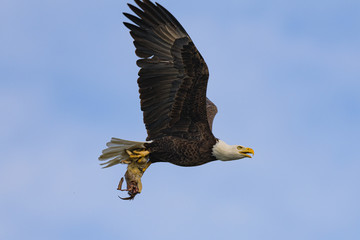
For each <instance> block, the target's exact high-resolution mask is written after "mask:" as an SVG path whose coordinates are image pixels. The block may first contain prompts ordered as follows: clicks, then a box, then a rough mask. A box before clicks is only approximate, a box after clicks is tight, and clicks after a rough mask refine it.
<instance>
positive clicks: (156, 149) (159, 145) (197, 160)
mask: <svg viewBox="0 0 360 240" xmlns="http://www.w3.org/2000/svg"><path fill="white" fill-rule="evenodd" d="M204 127H206V126H204ZM203 133H205V134H202V135H201V136H200V138H199V139H193V140H188V139H183V138H180V137H172V136H165V137H162V138H158V139H155V140H154V141H153V142H151V143H146V144H145V147H146V148H147V149H148V150H149V151H150V159H149V160H150V161H151V162H152V163H155V162H170V163H172V164H175V165H179V166H184V167H190V166H198V165H202V164H205V163H208V162H211V161H214V160H216V158H215V157H214V156H213V155H212V148H213V146H214V145H215V143H216V138H215V137H214V136H213V135H212V134H208V133H211V132H208V131H203Z"/></svg>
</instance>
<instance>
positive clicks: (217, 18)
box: [0, 0, 360, 240]
mask: <svg viewBox="0 0 360 240" xmlns="http://www.w3.org/2000/svg"><path fill="white" fill-rule="evenodd" d="M160 3H161V4H162V5H163V6H165V7H166V8H168V10H170V11H171V12H172V13H173V14H174V15H175V17H177V19H178V20H179V21H180V22H181V23H182V24H183V26H184V27H185V29H187V32H188V33H189V34H190V35H191V37H192V39H193V41H194V42H195V44H196V46H197V47H198V49H199V50H200V52H201V54H202V55H203V57H204V58H205V60H206V62H207V64H208V67H209V69H210V81H209V87H208V97H209V98H210V99H211V100H212V101H214V102H215V103H216V105H217V106H218V108H219V113H218V115H217V116H216V118H215V122H214V133H215V135H216V136H217V137H218V138H220V139H222V140H224V141H226V142H228V143H230V144H241V145H245V146H248V147H252V148H253V149H254V150H255V156H254V158H252V159H243V160H239V161H233V162H226V163H225V162H213V163H210V164H207V165H204V166H200V167H194V168H182V167H177V166H174V165H170V164H154V165H152V166H151V167H150V168H149V169H148V171H147V172H146V174H145V175H144V177H143V186H144V189H143V192H142V194H140V195H139V196H137V198H136V199H135V201H132V202H125V201H121V200H120V199H118V197H117V195H118V194H121V193H119V192H118V191H117V190H116V187H117V183H118V181H119V179H120V177H121V176H122V175H123V174H124V172H125V167H124V166H117V167H112V168H110V169H105V170H103V169H101V168H100V166H99V163H98V161H97V157H98V155H99V154H100V153H101V150H102V149H103V148H104V147H105V143H106V142H107V141H108V140H109V139H110V138H111V137H120V138H124V139H130V140H140V141H141V140H144V139H145V138H146V132H145V128H144V125H143V123H142V113H141V112H140V107H139V99H138V89H137V84H136V78H137V71H138V68H137V67H136V65H135V61H136V57H135V54H134V47H133V45H132V39H131V37H130V35H129V34H128V31H127V29H125V27H124V26H123V25H122V21H124V20H125V18H124V17H123V16H122V14H121V12H124V11H129V10H128V8H127V6H126V2H125V1H120V0H116V1H115V0H112V1H110V0H104V1H94V0H87V1H83V0H77V1H70V0H63V1H56V0H54V1H41V0H33V1H24V0H2V1H0V34H1V38H0V39H1V40H0V53H1V54H0V79H1V80H0V109H1V113H2V114H1V115H2V117H1V118H0V133H1V134H0V152H1V158H2V160H1V161H0V194H1V197H0V239H7V240H18V239H30V240H31V239H36V240H41V239H54V240H56V239H67V240H69V239H88V240H90V239H129V240H131V239H157V240H162V239H175V240H177V239H220V238H227V239H249V240H257V239H261V240H263V239H280V240H281V239H294V240H297V239H299V240H300V239H316V240H318V239H327V240H328V239H348V240H350V239H359V237H360V230H359V229H360V228H359V223H360V207H359V202H360V188H359V181H360V177H359V172H360V161H359V159H360V158H359V154H358V151H357V150H358V148H359V136H360V70H359V69H360V45H359V42H360V32H359V29H360V15H359V11H360V2H359V1H346V0H345V1H344V0H343V1H340V0H335V1H322V0H319V1H304V0H301V1H300V0H294V1H275V0H274V1H260V0H255V1H254V0H252V1H250V0H245V1H238V0H230V1H221V2H215V1H214V2H211V1H202V0H201V1H190V0H183V1H161V2H160Z"/></svg>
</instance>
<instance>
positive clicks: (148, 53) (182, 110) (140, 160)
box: [99, 0, 254, 199]
mask: <svg viewBox="0 0 360 240" xmlns="http://www.w3.org/2000/svg"><path fill="white" fill-rule="evenodd" d="M135 3H136V4H137V5H138V7H135V6H134V5H131V4H128V6H129V7H130V9H131V10H132V11H133V12H134V13H135V14H136V15H137V16H135V15H131V14H128V13H124V15H125V16H126V17H127V18H128V19H129V20H130V21H131V22H132V23H127V22H124V24H125V26H126V27H127V28H128V29H130V35H131V36H132V37H133V39H134V45H135V48H136V50H135V53H136V55H137V56H138V57H139V60H137V62H136V63H137V65H138V66H139V67H140V71H139V74H138V75H139V78H138V85H139V93H140V99H141V110H142V111H143V118H144V123H145V126H146V130H147V134H148V136H147V138H146V142H135V141H128V140H123V139H119V138H112V139H111V141H110V142H108V143H107V147H108V148H106V149H105V150H103V152H102V155H101V156H100V157H99V160H101V161H106V162H104V163H102V165H105V166H104V167H105V168H106V167H110V166H113V165H115V164H119V163H122V164H127V165H128V167H127V171H126V173H125V180H126V183H127V188H126V189H122V183H123V181H124V179H123V178H121V180H120V182H119V185H118V190H122V191H128V194H129V197H127V198H122V199H133V198H134V197H135V195H136V194H138V193H140V192H141V190H142V183H141V177H142V175H143V174H144V172H145V171H146V169H147V168H148V167H149V166H150V165H151V164H153V163H156V162H169V163H172V164H175V165H178V166H184V167H189V166H198V165H202V164H205V163H208V162H211V161H215V160H222V161H230V160H236V159H241V158H245V157H248V158H251V156H250V154H254V151H253V150H252V149H251V148H247V147H244V146H241V145H228V144H226V143H225V142H224V141H222V140H220V139H218V138H216V137H215V136H214V135H213V133H212V123H213V120H214V117H215V114H216V113H217V108H216V106H215V105H214V103H212V102H211V101H210V100H209V99H208V98H207V97H206V88H207V82H208V78H209V71H208V68H207V66H206V63H205V61H204V59H203V58H202V56H201V54H200V52H199V51H198V50H197V49H196V47H195V45H194V43H193V41H192V40H191V38H190V36H189V35H188V34H187V32H186V31H185V29H184V28H183V27H182V26H181V24H180V23H179V22H178V21H177V20H176V19H175V17H174V16H173V15H172V14H171V13H170V12H169V11H168V10H166V9H165V8H164V7H163V6H161V5H160V4H158V3H155V4H154V3H152V2H151V1H149V0H143V1H140V0H135Z"/></svg>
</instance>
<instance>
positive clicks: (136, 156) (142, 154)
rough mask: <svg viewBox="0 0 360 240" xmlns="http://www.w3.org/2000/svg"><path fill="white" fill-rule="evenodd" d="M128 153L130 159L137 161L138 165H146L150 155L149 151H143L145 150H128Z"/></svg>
mask: <svg viewBox="0 0 360 240" xmlns="http://www.w3.org/2000/svg"><path fill="white" fill-rule="evenodd" d="M126 153H127V154H128V155H129V157H130V158H131V159H132V160H134V161H137V162H138V163H145V162H147V156H148V155H149V154H150V152H149V151H147V150H145V149H143V150H133V151H130V150H126Z"/></svg>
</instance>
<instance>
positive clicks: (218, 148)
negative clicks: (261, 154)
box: [212, 139, 240, 161]
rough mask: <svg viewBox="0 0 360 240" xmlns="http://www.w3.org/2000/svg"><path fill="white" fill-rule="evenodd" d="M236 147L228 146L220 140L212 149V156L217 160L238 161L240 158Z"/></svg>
mask: <svg viewBox="0 0 360 240" xmlns="http://www.w3.org/2000/svg"><path fill="white" fill-rule="evenodd" d="M236 147H237V146H236V145H228V144H227V143H226V142H224V141H222V140H220V139H219V140H217V142H216V144H215V145H214V146H213V148H212V154H213V155H214V156H215V157H216V159H217V160H222V161H230V160H236V159H239V158H240V156H239V151H238V150H237V148H236Z"/></svg>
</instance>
